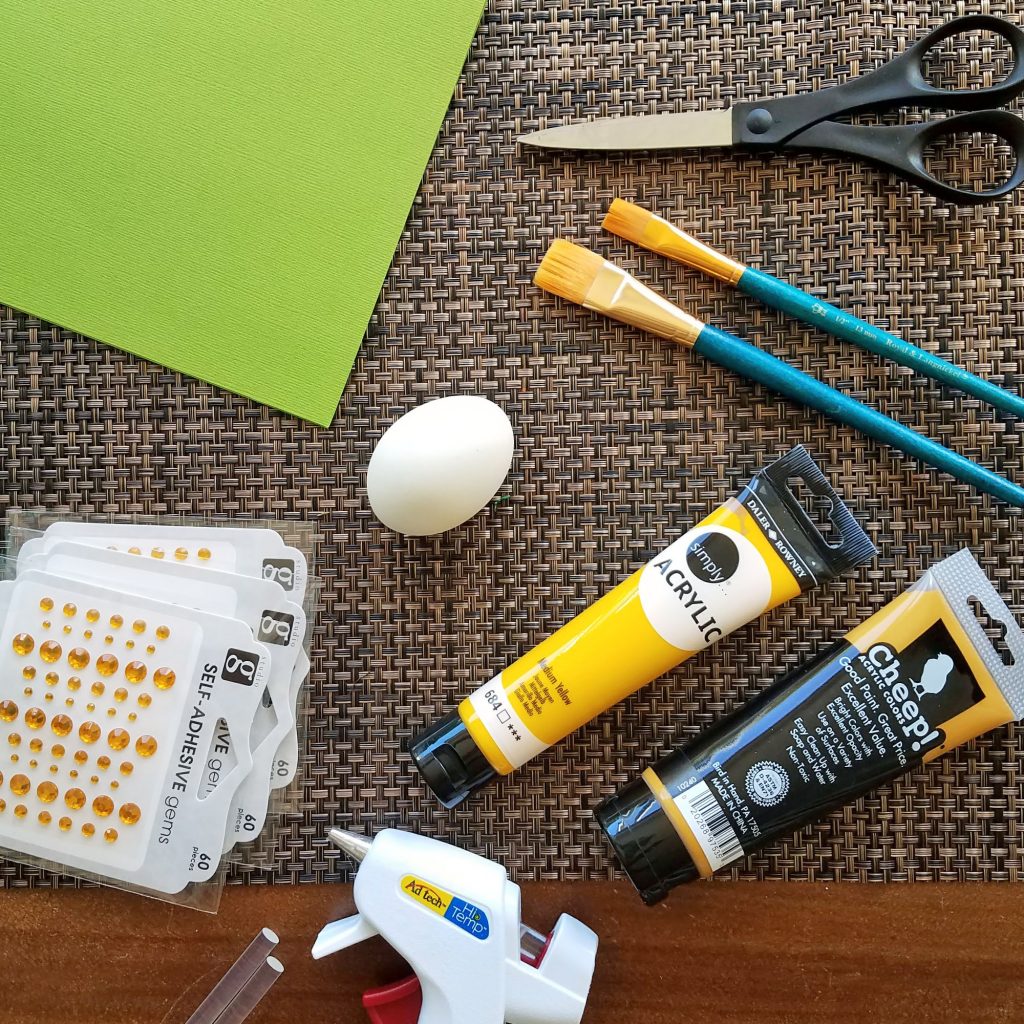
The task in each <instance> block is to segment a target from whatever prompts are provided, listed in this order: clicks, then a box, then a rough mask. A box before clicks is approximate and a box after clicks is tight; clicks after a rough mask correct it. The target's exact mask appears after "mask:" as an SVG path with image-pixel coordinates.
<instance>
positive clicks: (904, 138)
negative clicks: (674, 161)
mask: <svg viewBox="0 0 1024 1024" xmlns="http://www.w3.org/2000/svg"><path fill="white" fill-rule="evenodd" d="M974 31H986V32H992V33H994V34H996V35H999V36H1001V37H1002V38H1003V39H1004V40H1006V42H1007V43H1009V45H1010V48H1011V50H1012V52H1013V67H1012V68H1011V70H1010V72H1009V74H1008V75H1007V76H1006V78H1005V79H1003V80H1002V81H1001V82H998V83H996V84H995V85H991V86H987V87H979V88H972V89H943V88H939V87H937V86H934V85H932V84H930V83H929V82H928V81H927V80H926V79H925V76H924V67H923V65H924V60H925V57H926V56H927V54H928V52H929V51H930V50H932V49H934V48H935V47H936V46H937V45H938V44H939V43H941V42H943V41H944V40H946V39H949V38H950V37H951V36H956V35H961V34H963V33H965V32H974ZM1021 93H1024V32H1022V31H1021V29H1019V28H1018V27H1017V26H1016V25H1013V24H1012V23H1010V22H1008V21H1005V20H1003V19H1002V18H996V17H993V16H992V15H988V14H974V15H968V16H966V17H962V18H954V19H953V20H952V21H949V22H947V23H946V24H945V25H942V26H941V27H939V28H937V29H934V30H933V31H932V32H929V33H928V34H927V35H926V36H924V37H923V38H922V39H920V40H918V41H917V42H916V43H914V44H913V45H911V46H910V47H908V48H907V49H906V50H904V51H903V53H901V54H900V55H899V56H897V57H895V58H894V59H892V60H890V61H889V62H888V63H887V64H884V65H882V67H880V68H879V69H878V70H877V71H873V72H871V73H870V74H867V75H862V76H861V77H859V78H853V79H851V80H849V81H847V82H844V83H843V84H842V85H838V86H835V87H833V88H827V89H818V90H816V91H814V92H808V93H801V94H798V95H795V96H783V97H781V98H779V99H765V100H762V101H760V102H755V103H736V104H734V105H733V106H732V107H731V108H729V109H727V110H706V111H695V112H692V113H686V114H650V115H647V116H644V115H639V116H634V117H605V118H600V119H598V120H596V121H588V122H585V123H581V124H567V125H562V126H561V127H558V128H546V129H545V130H543V131H539V132H533V133H532V134H530V135H524V136H521V137H520V139H519V141H520V142H523V143H526V144H527V145H530V146H541V147H545V148H552V149H585V150H618V151H622V150H655V149H690V148H699V149H704V148H708V147H714V148H720V147H728V146H740V147H743V148H745V149H766V150H789V149H827V150H831V151H833V152H837V153H843V154H846V155H851V156H857V157H863V158H864V159H867V160H870V161H872V162H874V163H876V164H881V165H882V166H883V167H885V168H887V169H889V170H890V171H893V172H895V173H896V174H899V175H901V176H902V177H904V178H907V179H909V180H910V181H912V182H914V183H915V184H917V185H918V186H919V187H920V188H923V189H924V190H925V191H928V192H931V193H932V194H933V195H936V196H938V197H939V198H940V199H946V200H949V201H951V202H955V203H983V202H986V201H987V200H990V199H997V198H999V197H1000V196H1005V195H1007V194H1008V193H1010V192H1012V191H1013V190H1014V189H1015V188H1017V186H1018V185H1020V184H1021V183H1022V182H1024V120H1022V119H1021V118H1019V117H1017V116H1016V115H1014V114H1011V113H1010V112H1009V111H1008V110H996V109H991V108H993V107H995V106H998V105H1002V104H1005V103H1009V102H1010V101H1011V100H1013V99H1014V98H1016V97H1017V96H1019V95H1020V94H1021ZM906 106H918V107H924V108H927V109H937V110H960V111H970V113H962V114H958V115H955V116H953V117H946V118H942V119H938V120H931V121H925V122H923V123H921V124H903V125H865V124H848V123H844V122H841V121H838V120H833V119H834V118H840V117H845V116H849V115H852V114H861V113H869V112H881V111H886V110H894V109H897V108H899V107H906ZM983 108H987V109H983ZM974 132H977V133H984V134H988V135H996V136H998V137H999V138H1001V139H1003V140H1004V141H1005V142H1007V143H1009V145H1010V148H1011V149H1012V150H1013V152H1014V157H1015V163H1014V167H1013V171H1012V172H1011V173H1010V174H1009V176H1008V177H1007V178H1006V179H1005V180H1004V181H1002V182H1000V183H999V184H997V185H995V186H993V187H991V188H986V189H984V190H981V191H974V190H971V189H967V188H960V187H957V186H955V185H952V184H950V183H948V182H946V181H942V180H941V179H940V178H937V177H936V176H935V175H933V174H932V173H931V172H930V171H929V170H928V169H927V167H926V166H925V160H924V157H925V152H926V151H927V149H928V147H929V146H932V145H933V144H935V143H936V142H937V141H938V140H939V139H950V138H951V137H952V136H955V135H961V134H966V133H974Z"/></svg>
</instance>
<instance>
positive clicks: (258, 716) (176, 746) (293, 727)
mask: <svg viewBox="0 0 1024 1024" xmlns="http://www.w3.org/2000/svg"><path fill="white" fill-rule="evenodd" d="M274 526H275V528H268V527H267V526H265V525H264V524H262V523H253V524H252V525H249V524H246V526H244V527H241V526H239V525H237V524H236V523H235V522H230V521H229V522H227V523H224V524H223V525H221V524H215V522H195V521H184V520H175V521H174V522H173V523H169V522H166V521H165V522H157V521H152V520H150V521H146V522H140V521H130V522H110V521H102V522H101V521H96V520H92V521H82V520H78V521H69V520H65V519H58V518H56V517H54V516H52V515H50V514H45V515H44V514H41V513H25V512H17V513H14V514H12V516H11V522H10V527H9V549H10V552H11V555H12V558H11V559H9V563H8V567H7V576H8V580H7V582H5V583H2V584H0V587H2V588H4V589H3V591H2V595H0V620H2V622H3V626H2V627H0V629H2V632H0V645H6V646H5V647H4V649H3V650H2V651H0V657H4V658H7V659H8V664H7V665H5V666H4V668H5V669H7V670H8V671H5V672H4V673H3V675H2V677H0V680H3V681H0V700H2V701H4V703H3V705H2V711H0V772H4V769H5V768H6V767H8V766H9V767H10V769H11V770H10V771H9V772H4V774H5V775H6V776H7V777H6V778H5V779H4V780H3V781H0V793H3V797H4V798H5V800H4V803H3V804H0V848H2V851H0V852H3V853H4V855H8V856H10V857H12V858H14V859H20V860H25V859H30V860H32V861H33V862H43V863H45V865H46V866H47V867H51V868H55V869H58V870H65V871H68V872H69V873H73V874H78V875H81V876H83V877H88V878H94V879H98V880H101V881H105V882H108V883H112V884H118V885H121V886H123V887H127V888H133V889H137V890H139V891H142V892H145V893H147V894H149V895H157V896H160V897H161V898H164V899H169V900H171V901H173V902H178V903H186V904H188V905H191V906H195V907H198V908H199V909H204V910H213V909H216V904H217V900H218V898H219V891H220V885H221V883H222V882H223V871H220V870H219V867H220V865H221V863H222V855H226V856H224V857H223V860H224V861H233V862H237V863H241V864H245V865H248V866H250V867H261V866H263V863H262V861H265V860H266V859H267V858H268V857H269V854H270V852H271V851H272V850H273V848H274V846H275V844H274V842H273V839H274V836H273V828H272V827H270V828H265V827H264V826H265V824H266V823H267V820H268V814H269V815H270V817H271V819H272V820H271V826H272V825H273V822H274V821H275V820H276V817H277V816H278V815H279V813H280V811H281V810H283V809H287V807H288V802H289V799H288V798H289V795H290V794H292V793H294V792H295V791H296V789H297V786H295V785H293V781H294V780H295V778H296V772H297V767H298V751H299V745H300V734H301V729H300V724H301V720H302V718H303V717H304V715H303V701H302V695H303V694H304V692H305V687H304V685H303V684H304V681H305V679H306V677H307V675H308V671H309V660H308V655H307V652H306V650H305V646H304V645H305V643H306V639H307V635H308V628H307V624H308V621H309V615H308V614H307V613H308V611H309V605H310V601H311V592H312V587H311V586H310V585H309V564H310V560H311V557H312V548H313V534H312V531H310V530H308V529H306V528H305V525H304V524H300V523H295V524H292V523H280V524H277V523H275V524H274ZM293 540H294V541H296V542H297V543H298V544H301V545H302V547H299V546H296V544H293V543H288V542H287V541H293ZM303 548H305V550H303ZM40 588H42V590H45V591H46V593H42V592H41V590H40ZM172 623H173V625H172ZM172 655H173V657H172ZM12 681H13V682H12ZM40 684H41V685H40ZM50 734H52V735H50ZM4 744H6V746H7V750H5V749H4V747H3V745H4ZM151 748H152V749H151ZM26 755H28V756H27V757H26ZM4 761H7V765H5V764H4ZM19 767H20V768H21V769H22V770H17V769H18V768H19ZM94 840H95V842H94ZM218 840H219V842H218Z"/></svg>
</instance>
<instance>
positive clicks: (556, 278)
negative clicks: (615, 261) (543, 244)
mask: <svg viewBox="0 0 1024 1024" xmlns="http://www.w3.org/2000/svg"><path fill="white" fill-rule="evenodd" d="M602 266H604V260H603V259H602V258H601V257H600V256H598V255H597V253H596V252H591V251H590V250H589V249H584V248H583V246H582V245H573V243H572V242H567V241H565V239H563V238H558V239H556V240H555V241H554V242H552V243H551V248H550V249H548V251H547V253H546V254H545V256H544V259H542V260H541V261H540V266H539V267H538V268H537V273H536V274H534V275H533V283H534V284H535V285H537V287H539V288H543V289H544V291H546V292H553V293H554V294H555V295H560V296H561V297H562V298H563V299H568V300H569V301H570V302H575V303H576V304H577V305H582V304H583V300H584V299H586V297H587V292H589V291H590V286H591V285H592V284H593V283H594V278H596V277H597V275H598V274H599V273H600V272H601V267H602Z"/></svg>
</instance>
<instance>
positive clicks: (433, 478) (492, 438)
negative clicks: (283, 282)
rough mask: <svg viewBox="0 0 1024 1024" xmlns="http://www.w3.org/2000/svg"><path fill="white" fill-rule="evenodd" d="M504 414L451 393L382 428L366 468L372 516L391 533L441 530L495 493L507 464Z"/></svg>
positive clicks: (508, 434)
mask: <svg viewBox="0 0 1024 1024" xmlns="http://www.w3.org/2000/svg"><path fill="white" fill-rule="evenodd" d="M514 446H515V441H514V438H513V435H512V424H511V423H510V422H509V419H508V416H506V415H505V413H504V412H503V411H502V410H501V409H500V408H498V406H496V405H495V404H494V403H493V402H490V401H488V400H487V399H486V398H478V397H476V396H473V395H453V396H451V397H450V398H438V399H435V400H434V401H431V402H424V404H423V405H419V406H417V407H416V408H415V409H412V410H410V411H409V412H407V413H406V414H405V415H404V416H402V417H400V418H399V419H397V420H396V421H395V422H394V423H392V424H391V426H390V427H388V429H387V430H386V431H385V432H384V436H383V437H382V438H381V439H380V441H378V442H377V447H376V448H375V449H374V451H373V455H372V457H371V458H370V465H369V468H368V469H367V471H366V493H367V497H368V498H369V500H370V507H371V508H372V509H373V511H374V514H375V515H376V516H377V518H378V519H379V520H380V521H381V522H382V523H383V524H384V525H385V526H389V527H390V528H391V529H392V530H395V531H397V532H398V533H407V534H412V535H413V536H424V535H427V534H434V533H444V532H445V531H446V530H451V529H454V528H455V527H456V526H458V525H459V524H460V523H464V522H465V521H466V520H467V519H472V518H473V516H475V515H476V514H477V512H479V511H480V510H481V509H482V508H484V507H485V506H486V505H487V503H488V502H489V501H490V500H491V498H493V497H494V495H495V492H496V491H497V490H498V488H499V487H500V486H501V484H502V481H503V480H504V479H505V477H506V476H507V475H508V471H509V467H510V466H511V465H512V450H513V448H514Z"/></svg>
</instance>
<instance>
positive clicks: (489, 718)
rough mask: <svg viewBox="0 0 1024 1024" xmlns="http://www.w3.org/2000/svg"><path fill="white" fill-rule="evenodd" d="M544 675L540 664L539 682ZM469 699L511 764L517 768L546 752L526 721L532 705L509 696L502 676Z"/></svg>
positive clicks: (482, 687) (485, 684)
mask: <svg viewBox="0 0 1024 1024" xmlns="http://www.w3.org/2000/svg"><path fill="white" fill-rule="evenodd" d="M543 672H544V665H543V663H541V666H540V672H539V673H538V674H537V677H538V679H539V678H540V677H541V676H542V675H543ZM467 700H468V703H469V705H470V707H472V709H473V711H474V712H475V713H476V716H477V717H478V718H479V719H480V721H481V722H482V723H483V724H484V726H485V727H486V728H487V734H488V735H489V736H490V737H491V739H492V740H493V741H494V743H495V745H496V746H497V748H498V749H499V750H500V751H501V754H502V756H503V757H504V758H505V759H506V760H507V761H508V762H509V764H512V765H515V766H516V767H517V768H518V767H519V765H521V764H525V763H526V762H527V761H529V760H530V758H533V757H536V756H537V755H538V754H540V753H541V752H542V751H544V750H545V749H547V744H546V743H545V742H544V741H543V740H540V739H538V738H537V736H536V735H535V734H534V732H533V730H532V729H531V728H530V726H529V725H528V724H527V723H526V721H525V717H526V716H527V715H529V714H530V713H531V705H530V703H529V702H528V701H527V700H524V699H521V700H519V701H516V700H515V699H514V696H510V695H509V694H508V693H507V692H506V690H505V688H504V686H503V685H502V677H501V676H500V675H497V676H495V677H494V678H493V679H492V680H491V681H490V682H489V683H484V685H483V686H480V687H478V688H477V689H476V690H475V691H474V692H473V693H472V694H470V696H469V697H468V698H467ZM520 708H522V709H523V710H522V711H521V710H520Z"/></svg>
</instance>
